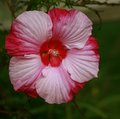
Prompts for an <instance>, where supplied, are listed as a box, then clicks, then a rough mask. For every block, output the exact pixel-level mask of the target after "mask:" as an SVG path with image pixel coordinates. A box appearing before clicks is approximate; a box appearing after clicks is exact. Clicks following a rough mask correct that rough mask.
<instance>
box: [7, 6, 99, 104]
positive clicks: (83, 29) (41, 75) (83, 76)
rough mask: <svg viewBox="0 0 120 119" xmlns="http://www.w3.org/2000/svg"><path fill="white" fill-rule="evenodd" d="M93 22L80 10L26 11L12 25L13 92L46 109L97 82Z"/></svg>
mask: <svg viewBox="0 0 120 119" xmlns="http://www.w3.org/2000/svg"><path fill="white" fill-rule="evenodd" d="M91 31H92V22H91V20H90V19H89V18H88V17H87V16H86V15H85V14H83V13H82V12H80V11H78V10H69V11H68V10H64V9H59V8H54V9H52V10H50V11H49V12H48V14H47V13H44V12H42V11H26V12H24V13H22V14H21V15H19V16H18V17H17V18H16V19H15V20H14V21H13V23H12V26H11V31H10V34H9V35H7V37H6V49H7V52H8V54H9V55H11V56H12V58H11V60H10V66H9V75H10V80H11V83H12V84H13V87H14V89H15V90H16V91H18V92H24V93H26V94H28V95H30V96H32V97H37V96H40V97H42V98H44V99H45V101H46V102H48V103H58V104H60V103H65V102H68V101H71V100H72V98H73V95H74V94H75V93H77V92H78V90H80V89H81V88H82V87H83V85H84V84H85V83H86V82H88V81H89V80H90V79H92V78H94V77H97V73H98V70H99V69H98V64H99V54H98V44H97V42H96V39H95V38H94V37H93V36H92V34H91Z"/></svg>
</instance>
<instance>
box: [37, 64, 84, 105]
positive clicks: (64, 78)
mask: <svg viewBox="0 0 120 119" xmlns="http://www.w3.org/2000/svg"><path fill="white" fill-rule="evenodd" d="M42 75H43V76H42V77H41V78H39V80H37V81H36V90H37V93H38V95H39V96H41V97H42V98H44V99H45V101H46V102H48V103H51V104H53V103H57V104H60V103H65V102H68V101H71V100H72V98H73V93H77V91H78V90H79V89H80V88H82V87H83V85H84V84H82V83H81V84H80V83H77V82H75V81H73V80H71V78H70V76H69V74H68V73H67V72H66V71H65V70H64V69H63V67H62V66H60V67H57V68H55V67H49V66H48V67H46V68H45V69H43V71H42Z"/></svg>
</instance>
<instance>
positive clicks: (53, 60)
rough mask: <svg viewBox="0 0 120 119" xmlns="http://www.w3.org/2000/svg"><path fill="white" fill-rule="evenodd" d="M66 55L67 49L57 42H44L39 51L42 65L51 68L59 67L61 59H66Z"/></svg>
mask: <svg viewBox="0 0 120 119" xmlns="http://www.w3.org/2000/svg"><path fill="white" fill-rule="evenodd" d="M66 54H67V49H66V48H65V46H63V44H62V43H61V42H60V41H57V40H50V41H46V42H44V43H43V44H42V46H41V49H40V56H41V60H42V62H43V64H44V65H48V64H50V65H51V66H53V67H57V66H59V65H60V63H61V61H62V59H64V58H65V57H66Z"/></svg>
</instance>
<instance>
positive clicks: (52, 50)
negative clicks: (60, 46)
mask: <svg viewBox="0 0 120 119" xmlns="http://www.w3.org/2000/svg"><path fill="white" fill-rule="evenodd" d="M48 54H50V55H53V56H58V55H59V52H58V50H56V49H49V51H48Z"/></svg>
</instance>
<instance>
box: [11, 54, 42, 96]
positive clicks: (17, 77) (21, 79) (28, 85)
mask: <svg viewBox="0 0 120 119" xmlns="http://www.w3.org/2000/svg"><path fill="white" fill-rule="evenodd" d="M43 68H44V66H43V64H42V63H41V59H40V57H39V56H38V55H26V56H24V57H12V58H11V60H10V66H9V75H10V80H11V83H12V84H13V87H14V89H15V90H16V91H18V92H25V93H27V94H28V95H30V96H32V97H36V96H38V94H37V93H36V90H35V82H36V80H37V79H38V77H39V76H40V75H41V70H42V69H43Z"/></svg>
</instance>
